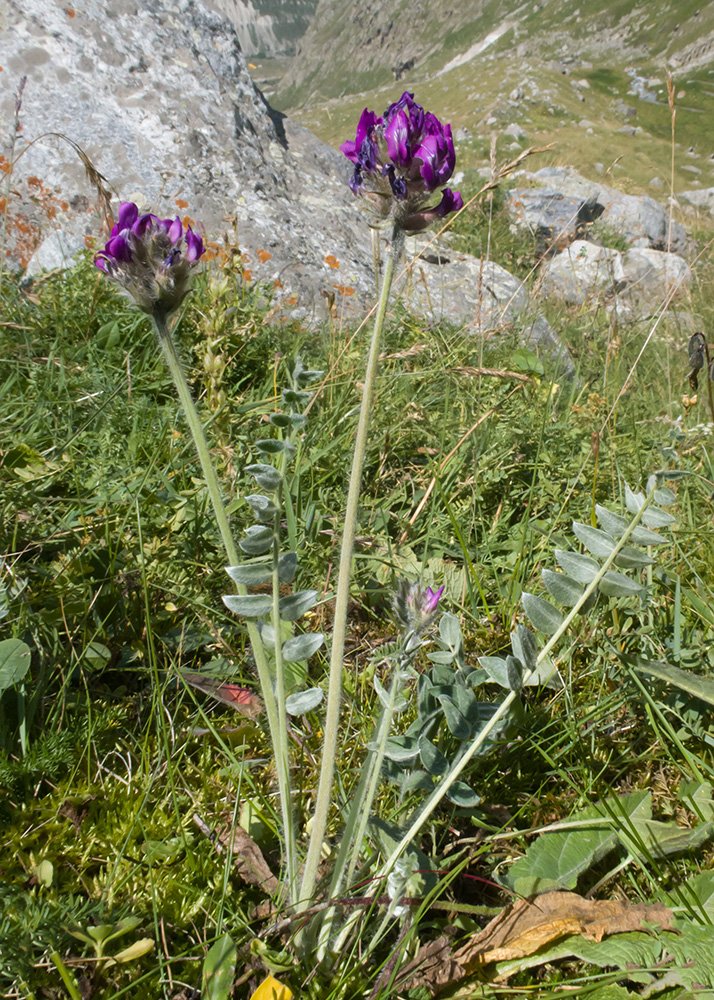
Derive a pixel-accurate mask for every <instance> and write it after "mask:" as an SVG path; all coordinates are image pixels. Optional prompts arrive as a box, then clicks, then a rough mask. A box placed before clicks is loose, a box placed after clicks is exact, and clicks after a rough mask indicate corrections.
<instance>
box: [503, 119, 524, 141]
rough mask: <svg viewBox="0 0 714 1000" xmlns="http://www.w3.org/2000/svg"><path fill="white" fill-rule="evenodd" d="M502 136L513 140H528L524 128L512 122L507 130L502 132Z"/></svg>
mask: <svg viewBox="0 0 714 1000" xmlns="http://www.w3.org/2000/svg"><path fill="white" fill-rule="evenodd" d="M503 134H504V135H510V136H512V137H513V138H514V139H526V138H528V133H527V132H526V130H525V129H524V128H521V126H520V125H519V124H518V123H517V122H513V123H512V124H511V125H508V126H507V128H505V129H504V130H503Z"/></svg>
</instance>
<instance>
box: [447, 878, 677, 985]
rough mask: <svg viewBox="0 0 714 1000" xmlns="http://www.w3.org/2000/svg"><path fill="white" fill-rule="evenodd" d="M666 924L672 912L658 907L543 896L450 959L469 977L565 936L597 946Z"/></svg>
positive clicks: (509, 912) (502, 917) (513, 907)
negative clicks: (614, 937) (610, 938)
mask: <svg viewBox="0 0 714 1000" xmlns="http://www.w3.org/2000/svg"><path fill="white" fill-rule="evenodd" d="M671 920H672V911H671V910H668V909H667V907H666V906H663V905H662V904H661V903H654V904H652V905H648V904H646V903H628V902H623V901H621V900H619V899H602V900H598V899H584V898H583V897H582V896H578V894H577V893H575V892H548V893H544V894H543V895H541V896H536V897H535V898H533V897H532V898H531V899H519V900H518V901H517V902H515V903H512V904H510V905H509V906H507V907H506V908H505V910H504V911H503V912H502V913H500V914H499V915H498V916H497V917H494V919H493V920H492V921H491V923H490V924H487V926H486V927H484V929H483V930H482V931H481V932H480V934H477V935H476V936H475V937H473V938H471V940H470V941H469V942H468V944H466V945H464V946H463V948H460V949H459V950H458V951H457V952H456V953H455V954H454V958H455V959H456V961H457V962H459V963H460V964H462V965H463V966H464V968H466V970H467V971H468V972H470V971H472V970H473V969H475V968H477V967H478V966H480V965H485V964H486V963H487V962H501V961H503V960H504V959H511V958H522V957H523V956H524V955H532V954H533V953H534V952H536V951H538V950H539V949H540V948H542V947H543V946H544V945H547V944H552V943H553V942H554V941H557V940H558V938H561V937H566V936H567V935H569V934H580V935H581V936H582V937H584V938H585V939H586V940H588V941H602V939H603V938H604V937H607V936H608V935H610V934H624V933H625V932H626V931H639V930H645V929H646V928H644V927H643V922H644V921H647V922H648V923H653V924H660V926H661V927H662V928H663V929H664V930H670V929H671Z"/></svg>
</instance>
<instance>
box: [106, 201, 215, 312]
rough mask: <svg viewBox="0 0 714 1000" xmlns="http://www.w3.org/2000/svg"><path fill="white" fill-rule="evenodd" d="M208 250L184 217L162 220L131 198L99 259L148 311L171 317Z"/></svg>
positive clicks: (122, 209) (139, 304) (122, 204)
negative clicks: (184, 220) (200, 260)
mask: <svg viewBox="0 0 714 1000" xmlns="http://www.w3.org/2000/svg"><path fill="white" fill-rule="evenodd" d="M203 252H204V246H203V240H202V239H201V237H200V236H198V235H197V234H196V233H194V231H193V230H192V229H191V227H190V226H189V227H188V228H187V229H186V232H185V233H184V230H183V225H182V223H181V220H180V219H179V217H178V216H176V218H175V219H159V218H158V217H157V216H156V215H152V214H151V213H150V212H146V213H145V214H143V215H139V209H138V208H137V206H136V205H135V204H134V203H133V202H131V201H124V202H122V203H121V205H120V206H119V212H118V219H117V223H116V225H115V226H114V227H113V229H112V231H111V233H110V235H109V239H108V240H107V243H106V244H105V247H104V250H101V251H100V252H99V253H98V254H96V256H95V258H94V263H95V264H96V266H97V267H98V268H99V270H100V271H103V272H104V273H105V274H106V275H107V277H109V278H112V279H113V280H114V281H116V282H118V284H120V285H121V286H122V287H123V288H124V289H126V291H127V292H129V294H130V295H131V296H132V298H133V299H134V301H135V302H136V304H137V305H138V306H139V308H140V309H142V310H143V311H144V312H146V313H160V314H162V315H163V316H167V315H168V314H169V313H170V312H172V311H173V310H174V309H176V307H177V306H179V305H180V304H181V302H182V301H183V299H184V298H185V296H186V294H187V292H188V284H189V278H190V277H191V273H192V271H193V270H194V268H195V266H196V264H197V263H198V261H199V259H200V258H201V256H202V254H203Z"/></svg>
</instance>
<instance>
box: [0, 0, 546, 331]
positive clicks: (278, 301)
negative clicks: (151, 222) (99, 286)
mask: <svg viewBox="0 0 714 1000" xmlns="http://www.w3.org/2000/svg"><path fill="white" fill-rule="evenodd" d="M5 9H6V8H3V12H4V10H5ZM0 66H2V67H3V73H2V78H3V83H4V87H5V89H4V90H3V91H2V92H0V118H2V120H4V121H6V122H12V121H13V116H14V113H15V93H14V92H15V89H16V87H17V84H18V82H19V80H20V78H21V76H22V75H23V74H27V84H26V87H25V90H24V93H23V95H22V107H21V112H20V118H21V121H22V126H23V128H22V143H23V146H24V144H25V142H27V141H29V140H32V139H34V138H36V137H37V136H40V135H41V134H42V133H44V132H47V131H56V132H63V133H66V134H67V135H68V136H70V137H71V139H72V140H73V141H74V142H76V143H78V144H79V145H80V146H81V147H82V148H83V149H84V150H85V151H86V153H87V155H88V156H89V157H90V159H91V161H92V162H93V163H94V164H95V166H96V168H97V169H98V170H99V171H101V173H102V174H103V175H104V176H105V177H106V178H107V179H108V182H109V183H110V184H111V185H112V186H113V187H114V189H115V191H116V192H117V195H118V197H117V199H116V200H115V202H114V209H115V211H116V206H117V202H118V201H119V200H133V201H136V202H137V203H139V202H140V203H141V205H142V207H145V208H146V209H147V210H148V209H151V210H153V211H155V212H157V213H159V214H161V215H162V216H173V215H174V214H177V213H178V214H180V215H181V216H182V217H185V214H186V213H187V212H190V216H191V219H193V220H201V221H202V222H203V223H204V225H205V232H204V235H205V237H206V238H207V239H209V240H210V241H211V242H215V243H219V242H221V241H222V237H223V234H224V233H225V232H228V233H231V232H232V227H233V228H234V229H235V233H234V234H233V235H232V236H229V237H228V240H229V242H231V243H232V244H233V245H238V246H239V247H240V249H241V251H242V252H243V254H244V256H243V259H242V262H241V263H242V265H243V267H244V269H245V271H246V272H248V273H249V274H250V275H251V276H252V279H253V280H255V281H258V282H261V283H262V284H263V286H264V287H265V288H266V289H269V290H273V289H274V292H273V294H274V295H275V306H276V313H277V312H280V311H282V312H283V314H289V315H290V316H291V317H294V318H296V319H300V318H302V319H303V321H304V322H313V321H316V320H321V319H324V318H326V316H327V315H328V311H333V310H334V313H335V314H336V315H338V316H340V317H341V318H342V317H344V318H345V319H350V318H354V317H357V316H362V315H364V313H365V311H366V310H367V308H370V307H371V306H372V305H373V304H374V301H375V287H374V273H373V263H372V246H371V234H370V230H369V228H368V226H367V222H366V217H365V216H364V215H363V213H362V212H361V211H360V202H359V200H358V199H357V198H355V196H354V195H353V194H352V192H351V191H350V189H349V187H348V184H347V181H348V178H349V174H350V170H351V167H350V164H349V162H348V161H347V160H346V159H345V157H344V156H343V155H342V154H341V153H339V152H338V151H336V150H334V149H332V148H331V147H329V146H327V145H325V144H324V143H322V142H321V141H320V140H318V139H317V138H316V137H315V136H314V135H312V133H310V132H309V131H308V130H307V129H305V128H302V127H301V126H299V125H297V124H295V123H293V122H291V121H290V120H289V119H285V118H284V116H282V115H280V114H279V113H277V112H275V111H273V110H272V109H271V108H270V107H269V105H268V104H267V102H266V101H265V99H264V98H263V96H262V94H261V93H260V91H259V90H257V89H256V87H255V86H254V84H253V82H252V80H251V79H250V76H249V74H248V72H247V69H246V64H245V59H244V57H243V54H242V52H241V50H240V46H239V44H238V40H237V37H236V34H235V31H234V29H233V27H232V26H231V24H230V23H229V22H228V21H227V20H226V19H225V18H224V17H222V16H221V15H220V14H218V13H216V12H215V11H212V10H209V9H208V7H207V6H204V4H203V3H202V2H201V0H142V2H141V3H140V4H139V3H137V2H136V0H83V3H82V4H81V6H80V7H78V8H77V10H74V9H71V8H69V7H66V6H62V5H58V4H54V3H52V4H47V2H46V0H13V4H12V6H11V7H10V8H9V9H8V14H7V24H6V28H5V31H4V32H3V33H2V35H0ZM12 190H13V194H12V197H11V201H10V203H9V206H8V234H9V240H8V243H9V246H10V250H11V254H12V256H13V258H14V259H15V260H16V261H19V262H20V263H21V264H22V265H23V266H24V265H27V264H28V262H29V261H30V259H31V258H32V257H33V254H34V253H35V251H38V252H37V254H36V255H35V257H34V262H33V269H34V268H35V267H37V268H43V267H55V266H58V264H59V263H60V262H61V263H65V262H67V261H68V260H70V259H71V254H72V253H73V252H74V247H76V246H78V245H84V243H85V236H87V237H96V236H99V234H100V216H99V214H98V212H97V210H96V201H97V198H96V193H95V190H94V188H93V186H92V185H91V184H90V183H88V181H87V179H86V177H85V173H84V167H83V165H82V163H81V161H80V160H79V158H78V157H77V155H76V153H75V151H74V150H73V149H72V147H71V146H70V145H68V144H65V143H63V142H61V141H60V140H57V139H47V138H45V139H40V140H39V141H38V142H36V143H35V144H34V145H31V146H30V147H29V148H28V149H27V152H26V153H25V154H24V155H23V156H22V157H21V158H20V160H19V161H18V163H17V166H16V168H15V171H14V173H13V176H12ZM16 192H19V193H16ZM52 230H55V231H56V232H55V234H54V235H51V231H52ZM58 232H59V234H58ZM28 233H29V239H27V240H25V241H24V242H22V240H21V238H20V237H23V238H24V236H23V234H28ZM430 239H431V234H428V235H423V236H422V237H420V243H419V245H421V246H424V245H425V244H426V242H427V241H428V240H430ZM102 242H103V240H100V241H99V245H101V243H102ZM382 242H384V241H382ZM40 247H41V250H40V249H38V248H40ZM412 247H413V241H412V240H410V241H409V252H410V254H411V252H412ZM55 251H56V252H55ZM409 259H410V257H409V255H408V256H407V261H409ZM33 273H34V270H33ZM248 280H250V278H249V279H248ZM399 287H401V288H402V289H403V294H404V295H405V296H406V304H407V307H409V308H413V309H415V310H417V311H420V312H423V313H426V314H427V315H428V316H430V317H431V318H433V319H435V320H441V319H449V320H452V321H454V322H456V323H459V324H461V325H464V324H467V325H468V329H481V330H483V329H498V328H500V327H501V326H502V325H503V324H508V323H512V322H513V321H514V320H515V318H516V315H517V311H518V310H519V309H522V308H523V307H524V305H525V303H526V302H527V299H528V295H527V292H526V290H525V288H524V287H523V286H522V284H521V282H520V281H518V279H517V278H514V277H513V276H512V275H509V274H508V272H506V271H504V270H503V269H502V268H498V266H497V265H495V264H492V263H483V264H482V262H481V261H479V260H476V259H474V258H472V257H468V256H467V255H465V254H458V253H452V252H451V250H449V249H448V248H446V249H445V248H444V247H443V246H442V245H441V244H433V245H432V246H431V247H430V248H429V250H428V257H427V258H426V259H425V260H420V261H419V262H418V263H417V264H416V265H415V266H414V267H413V269H412V272H411V275H410V277H409V278H408V280H407V281H404V280H403V281H402V282H401V284H400V286H399Z"/></svg>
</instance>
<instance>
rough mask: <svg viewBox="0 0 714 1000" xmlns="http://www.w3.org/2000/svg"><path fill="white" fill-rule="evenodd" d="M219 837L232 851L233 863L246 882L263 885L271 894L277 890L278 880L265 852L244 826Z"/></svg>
mask: <svg viewBox="0 0 714 1000" xmlns="http://www.w3.org/2000/svg"><path fill="white" fill-rule="evenodd" d="M218 839H219V840H220V842H221V843H222V844H224V845H225V846H226V847H227V848H228V849H229V850H230V851H231V853H232V855H233V863H234V865H235V866H236V869H237V870H238V874H239V875H240V877H241V878H242V879H243V881H244V882H247V883H248V885H259V886H262V888H263V889H265V891H266V892H267V893H269V894H270V895H272V894H273V893H275V892H276V891H277V889H278V884H279V883H278V880H277V878H276V877H275V875H273V873H272V872H271V870H270V868H269V867H268V862H267V861H266V860H265V858H264V857H263V852H262V851H261V849H260V848H259V847H258V845H257V844H256V842H255V841H254V840H253V838H252V837H249V836H248V834H247V833H246V832H245V830H244V829H243V828H242V827H240V826H237V827H234V828H233V829H229V830H226V831H224V832H223V833H219V835H218Z"/></svg>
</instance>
